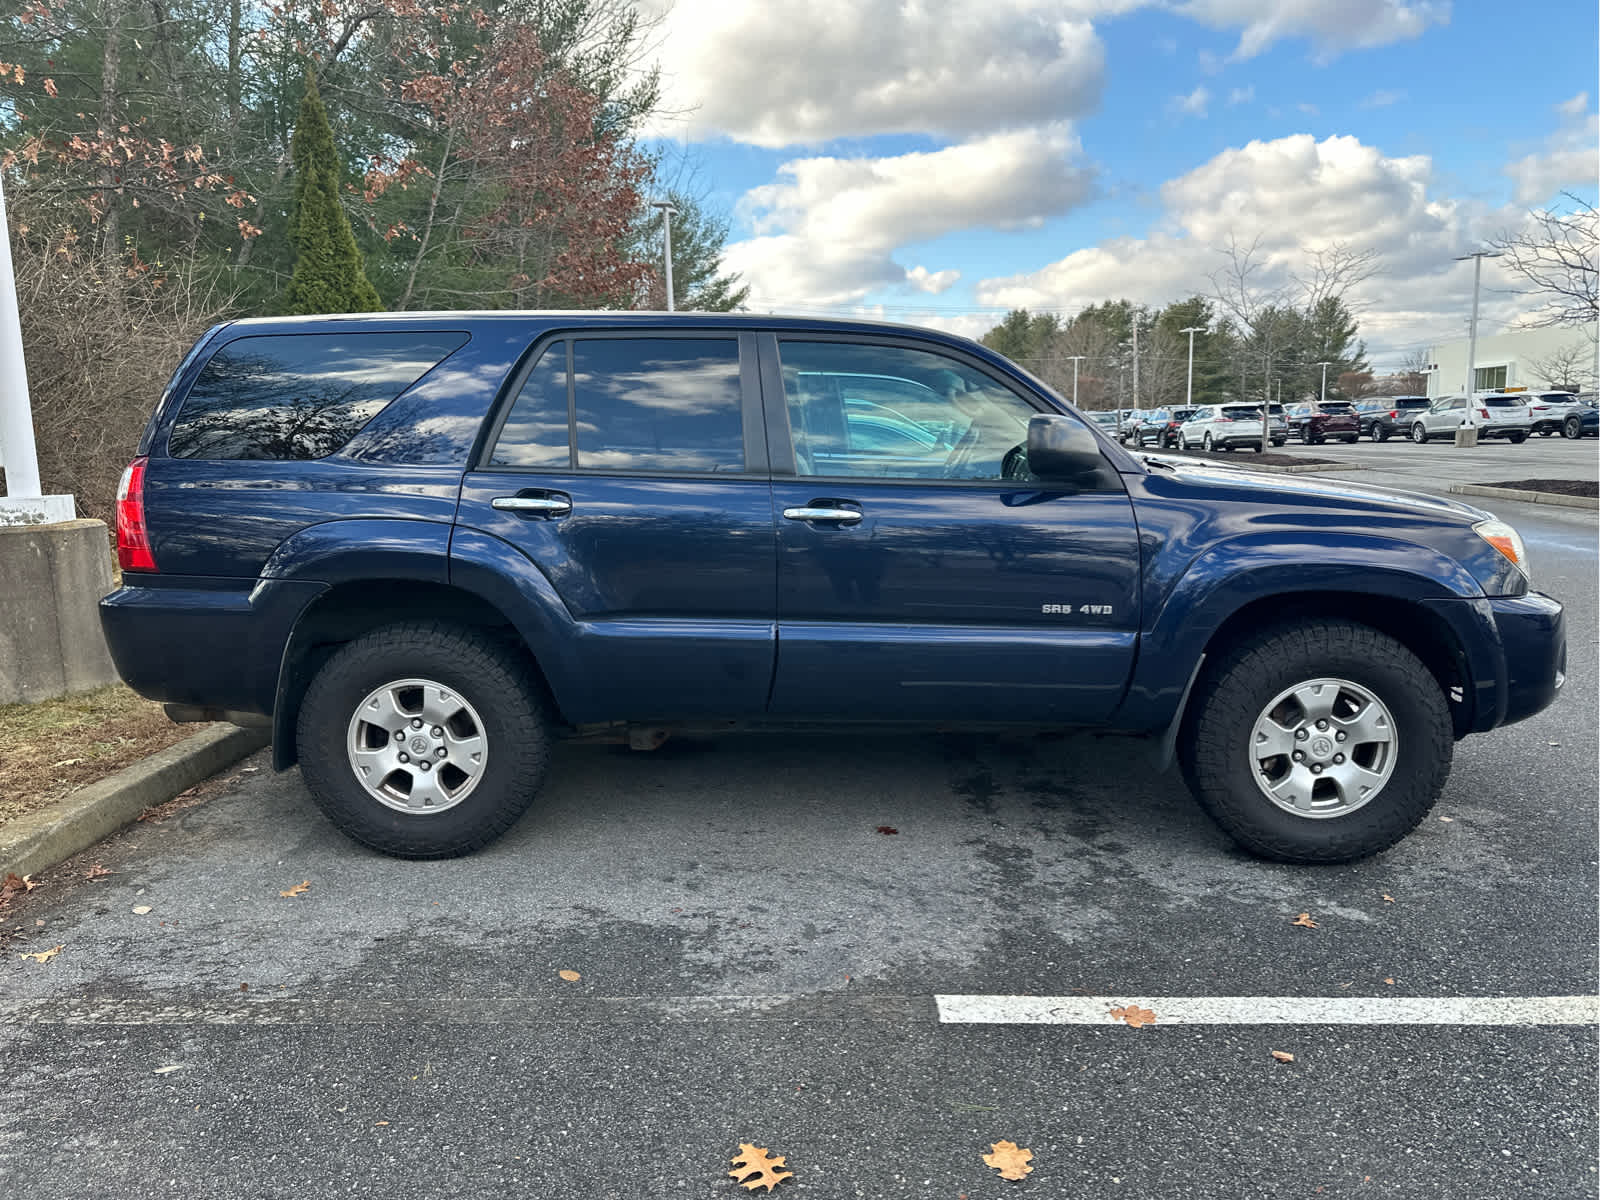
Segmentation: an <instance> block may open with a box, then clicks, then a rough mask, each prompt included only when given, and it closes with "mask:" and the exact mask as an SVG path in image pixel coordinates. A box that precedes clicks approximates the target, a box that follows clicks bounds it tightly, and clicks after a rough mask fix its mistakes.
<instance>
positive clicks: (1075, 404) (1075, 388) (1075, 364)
mask: <svg viewBox="0 0 1600 1200" xmlns="http://www.w3.org/2000/svg"><path fill="white" fill-rule="evenodd" d="M1067 357H1068V358H1070V359H1071V360H1072V407H1073V408H1077V407H1078V364H1079V363H1080V362H1082V361H1083V360H1084V359H1086V358H1088V357H1089V356H1088V355H1087V354H1069V355H1067Z"/></svg>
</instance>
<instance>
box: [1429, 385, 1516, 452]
mask: <svg viewBox="0 0 1600 1200" xmlns="http://www.w3.org/2000/svg"><path fill="white" fill-rule="evenodd" d="M1467 424H1473V425H1476V426H1477V427H1478V440H1479V441H1483V440H1485V439H1487V438H1505V439H1506V440H1507V441H1509V442H1511V443H1513V444H1520V443H1522V442H1525V441H1527V440H1528V431H1529V429H1530V428H1531V422H1530V421H1529V419H1528V408H1527V405H1525V404H1523V403H1522V400H1521V397H1520V396H1518V395H1516V394H1512V395H1502V394H1499V393H1494V394H1490V395H1483V396H1479V397H1477V398H1476V399H1475V400H1472V401H1470V402H1469V401H1468V400H1467V398H1466V397H1465V396H1442V397H1440V398H1439V399H1438V400H1435V401H1434V402H1433V404H1432V405H1431V406H1430V407H1428V408H1424V409H1420V410H1418V411H1417V412H1416V413H1414V414H1413V415H1412V418H1411V440H1412V441H1413V442H1415V443H1417V445H1419V446H1420V445H1422V444H1423V443H1424V442H1426V441H1427V440H1428V439H1429V438H1435V437H1454V436H1455V433H1456V430H1457V429H1459V428H1460V427H1461V426H1463V425H1467Z"/></svg>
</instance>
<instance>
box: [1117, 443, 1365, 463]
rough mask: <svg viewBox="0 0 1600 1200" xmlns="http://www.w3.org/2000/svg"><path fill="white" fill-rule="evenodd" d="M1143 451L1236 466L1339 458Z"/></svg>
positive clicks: (1221, 451) (1318, 461) (1246, 452)
mask: <svg viewBox="0 0 1600 1200" xmlns="http://www.w3.org/2000/svg"><path fill="white" fill-rule="evenodd" d="M1143 452H1144V453H1145V454H1163V455H1166V456H1167V457H1169V458H1192V459H1195V460H1197V461H1199V462H1220V463H1230V464H1232V465H1233V466H1236V467H1250V466H1256V465H1260V466H1265V467H1304V466H1327V467H1331V466H1337V465H1338V460H1337V459H1333V458H1312V457H1311V456H1310V455H1307V454H1276V453H1273V452H1272V451H1270V450H1269V451H1268V452H1267V453H1265V454H1261V453H1258V452H1257V451H1255V450H1213V451H1212V452H1211V453H1210V454H1207V453H1206V452H1205V451H1204V450H1178V449H1172V450H1157V449H1156V448H1155V447H1154V446H1146V447H1145V449H1144V451H1143ZM1135 453H1137V451H1136V452H1135Z"/></svg>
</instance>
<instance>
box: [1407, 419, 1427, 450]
mask: <svg viewBox="0 0 1600 1200" xmlns="http://www.w3.org/2000/svg"><path fill="white" fill-rule="evenodd" d="M1411 440H1412V441H1413V442H1415V443H1416V444H1417V445H1419V446H1425V445H1427V442H1428V431H1427V430H1426V429H1424V428H1423V425H1422V422H1421V421H1417V422H1415V423H1414V424H1413V425H1412V426H1411Z"/></svg>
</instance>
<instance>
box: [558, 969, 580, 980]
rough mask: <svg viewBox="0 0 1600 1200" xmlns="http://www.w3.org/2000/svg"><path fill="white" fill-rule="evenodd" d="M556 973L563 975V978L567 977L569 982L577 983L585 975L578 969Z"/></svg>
mask: <svg viewBox="0 0 1600 1200" xmlns="http://www.w3.org/2000/svg"><path fill="white" fill-rule="evenodd" d="M556 974H557V975H559V976H561V978H563V979H565V980H566V981H567V982H568V983H577V982H578V980H580V979H582V978H583V976H582V975H579V974H578V973H577V972H576V971H557V972H556Z"/></svg>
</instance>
